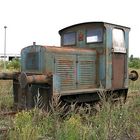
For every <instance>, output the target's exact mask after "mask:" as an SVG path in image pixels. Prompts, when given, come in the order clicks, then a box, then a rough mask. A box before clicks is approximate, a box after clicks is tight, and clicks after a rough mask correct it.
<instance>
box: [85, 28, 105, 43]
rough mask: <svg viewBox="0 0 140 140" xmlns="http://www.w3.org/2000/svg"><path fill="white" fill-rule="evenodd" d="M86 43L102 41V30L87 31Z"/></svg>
mask: <svg viewBox="0 0 140 140" xmlns="http://www.w3.org/2000/svg"><path fill="white" fill-rule="evenodd" d="M86 41H87V43H96V42H102V41H103V29H102V28H96V29H87V36H86Z"/></svg>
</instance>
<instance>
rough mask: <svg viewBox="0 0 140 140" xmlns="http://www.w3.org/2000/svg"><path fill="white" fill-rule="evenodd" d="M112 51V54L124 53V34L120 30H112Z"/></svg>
mask: <svg viewBox="0 0 140 140" xmlns="http://www.w3.org/2000/svg"><path fill="white" fill-rule="evenodd" d="M113 49H114V52H121V53H126V48H125V41H124V32H123V30H121V29H113Z"/></svg>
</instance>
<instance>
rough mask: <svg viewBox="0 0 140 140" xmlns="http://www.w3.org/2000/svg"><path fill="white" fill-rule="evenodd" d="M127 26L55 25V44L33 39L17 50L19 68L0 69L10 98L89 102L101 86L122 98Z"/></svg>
mask: <svg viewBox="0 0 140 140" xmlns="http://www.w3.org/2000/svg"><path fill="white" fill-rule="evenodd" d="M129 31H130V28H128V27H125V26H120V25H115V24H110V23H105V22H86V23H80V24H76V25H72V26H69V27H66V28H64V29H62V30H60V31H59V34H60V37H61V45H60V46H61V47H57V46H42V45H36V43H35V42H34V43H33V45H31V46H28V47H25V48H23V49H22V50H21V72H15V73H0V79H8V80H9V79H11V80H13V96H14V104H15V105H16V106H18V107H27V108H32V107H34V106H35V105H36V102H37V99H36V97H41V100H42V105H43V107H44V108H45V109H47V108H48V107H49V104H50V103H51V101H52V98H53V97H54V96H58V95H59V96H60V99H61V100H63V101H66V102H92V101H96V100H99V95H98V93H99V92H100V91H101V90H105V91H106V94H108V93H112V94H115V95H117V96H118V97H120V96H123V97H124V98H126V96H127V92H128V80H129V79H131V80H137V78H138V74H137V72H136V71H131V73H130V74H128V48H129Z"/></svg>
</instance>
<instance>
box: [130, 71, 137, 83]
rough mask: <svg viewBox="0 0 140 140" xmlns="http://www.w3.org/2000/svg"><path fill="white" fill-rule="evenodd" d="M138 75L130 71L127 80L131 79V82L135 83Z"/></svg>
mask: <svg viewBox="0 0 140 140" xmlns="http://www.w3.org/2000/svg"><path fill="white" fill-rule="evenodd" d="M138 77H139V75H138V73H137V71H135V70H132V71H131V72H130V74H129V79H131V80H132V81H136V80H137V79H138Z"/></svg>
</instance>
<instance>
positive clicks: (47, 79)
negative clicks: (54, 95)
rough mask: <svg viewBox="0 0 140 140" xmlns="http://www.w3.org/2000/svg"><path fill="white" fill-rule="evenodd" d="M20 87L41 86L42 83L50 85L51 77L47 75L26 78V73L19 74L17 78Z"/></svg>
mask: <svg viewBox="0 0 140 140" xmlns="http://www.w3.org/2000/svg"><path fill="white" fill-rule="evenodd" d="M19 82H20V86H21V87H22V88H25V87H26V86H27V85H28V84H35V83H37V84H43V83H48V84H50V83H51V77H49V76H47V75H30V76H27V75H26V73H24V72H23V73H21V75H20V77H19Z"/></svg>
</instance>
